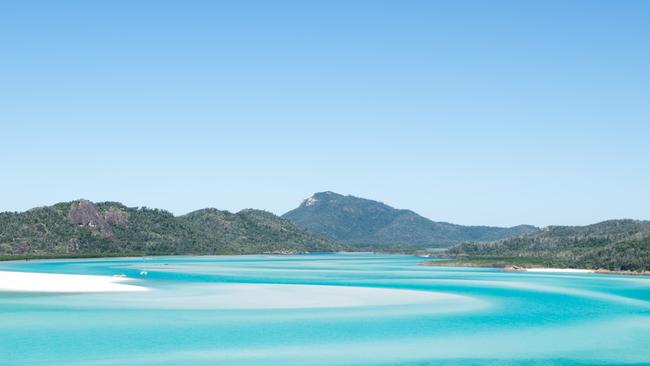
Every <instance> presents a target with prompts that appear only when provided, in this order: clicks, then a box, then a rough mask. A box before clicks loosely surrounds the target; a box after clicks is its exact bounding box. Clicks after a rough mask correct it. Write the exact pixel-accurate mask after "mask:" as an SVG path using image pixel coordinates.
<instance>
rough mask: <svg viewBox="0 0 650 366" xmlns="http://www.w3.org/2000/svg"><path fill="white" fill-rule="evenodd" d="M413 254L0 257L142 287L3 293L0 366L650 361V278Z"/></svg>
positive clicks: (4, 266) (3, 266) (1, 267)
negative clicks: (470, 263)
mask: <svg viewBox="0 0 650 366" xmlns="http://www.w3.org/2000/svg"><path fill="white" fill-rule="evenodd" d="M419 261H420V259H419V258H416V257H410V256H387V255H384V256H382V255H371V254H356V255H349V254H346V255H300V256H231V257H227V256H224V257H162V258H145V259H129V258H125V259H105V260H58V261H33V262H5V263H0V271H22V272H42V273H57V274H76V275H97V276H114V275H124V276H126V277H127V278H131V279H132V280H131V281H129V285H131V286H138V287H141V288H146V289H147V291H137V292H110V293H97V292H87V293H83V292H81V291H77V292H74V291H73V292H72V293H70V292H68V293H57V292H51V293H43V292H25V291H23V292H16V291H15V288H14V290H13V291H7V290H6V289H5V291H3V292H0V324H2V332H0V352H2V358H1V359H0V364H7V365H33V364H43V365H50V364H57V365H187V364H192V365H215V364H216V365H258V364H259V365H428V364H432V365H464V364H475V365H494V364H500V365H501V364H505V365H520V364H535V365H564V364H569V365H571V364H601V365H607V364H612V365H613V364H617V365H619V364H648V363H650V351H649V350H648V347H647V344H650V279H648V278H645V277H626V276H614V275H597V274H562V273H506V272H501V271H497V270H489V269H464V268H437V267H425V266H419V265H418V263H419ZM145 272H146V276H144V275H141V273H145ZM104 278H105V277H104ZM5 287H7V286H5ZM14 287H15V286H14Z"/></svg>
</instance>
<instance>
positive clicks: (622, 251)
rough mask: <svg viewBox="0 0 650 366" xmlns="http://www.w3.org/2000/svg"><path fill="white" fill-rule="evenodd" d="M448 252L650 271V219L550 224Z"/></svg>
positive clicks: (492, 258)
mask: <svg viewBox="0 0 650 366" xmlns="http://www.w3.org/2000/svg"><path fill="white" fill-rule="evenodd" d="M446 255H448V256H451V257H454V258H458V259H462V258H463V257H472V258H480V257H485V258H490V260H494V258H499V257H502V258H539V259H540V260H541V261H544V262H546V263H554V264H556V265H562V266H565V267H574V268H591V269H608V270H612V271H649V270H650V221H638V220H610V221H605V222H601V223H598V224H594V225H588V226H550V227H547V228H545V229H543V230H541V231H539V232H535V233H531V234H528V235H523V236H518V237H513V238H506V239H503V240H498V241H494V242H490V243H466V244H462V245H458V246H456V247H453V248H450V249H449V250H447V252H446Z"/></svg>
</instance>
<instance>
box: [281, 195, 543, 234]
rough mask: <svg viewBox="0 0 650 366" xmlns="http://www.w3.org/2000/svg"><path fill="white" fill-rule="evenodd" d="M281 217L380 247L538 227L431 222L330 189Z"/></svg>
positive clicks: (506, 232) (314, 230)
mask: <svg viewBox="0 0 650 366" xmlns="http://www.w3.org/2000/svg"><path fill="white" fill-rule="evenodd" d="M282 217H284V218H286V219H289V220H291V221H292V222H293V223H295V224H296V225H298V226H300V227H303V228H305V229H307V230H310V231H311V232H314V233H316V234H318V235H322V236H324V237H326V238H329V239H332V240H337V241H341V242H344V243H349V244H368V245H377V246H384V247H390V246H395V245H411V246H420V247H448V246H450V245H453V244H458V243H461V242H466V241H471V242H475V241H492V240H498V239H502V238H505V237H510V236H516V235H522V234H526V233H530V232H534V231H537V230H538V229H537V228H536V227H534V226H530V225H520V226H515V227H510V228H505V227H492V226H463V225H455V224H450V223H447V222H436V221H431V220H429V219H427V218H425V217H422V216H420V215H418V214H417V213H415V212H413V211H411V210H401V209H396V208H393V207H390V206H388V205H386V204H384V203H381V202H378V201H373V200H369V199H365V198H359V197H354V196H344V195H341V194H338V193H334V192H320V193H315V194H313V195H312V196H311V197H309V198H307V199H305V200H304V201H303V202H302V204H301V205H300V206H299V207H297V208H296V209H294V210H291V211H289V212H287V213H286V214H284V215H283V216H282Z"/></svg>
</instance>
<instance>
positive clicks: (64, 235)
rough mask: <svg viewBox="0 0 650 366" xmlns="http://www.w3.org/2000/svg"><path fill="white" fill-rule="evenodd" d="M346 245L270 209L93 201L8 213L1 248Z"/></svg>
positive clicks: (196, 249) (157, 250)
mask: <svg viewBox="0 0 650 366" xmlns="http://www.w3.org/2000/svg"><path fill="white" fill-rule="evenodd" d="M341 248H343V247H342V246H340V245H338V244H335V243H333V242H331V241H329V240H326V239H322V238H320V237H318V236H316V235H313V234H311V233H309V232H307V231H305V230H304V229H301V228H298V227H296V226H295V225H293V224H292V223H291V222H289V221H287V220H285V219H282V218H280V217H278V216H276V215H273V214H271V213H269V212H265V211H259V210H250V209H249V210H243V211H240V212H238V213H230V212H228V211H219V210H216V209H205V210H199V211H195V212H192V213H189V214H187V215H184V216H179V217H176V216H174V215H173V214H171V213H170V212H167V211H164V210H159V209H151V208H146V207H141V208H134V207H126V206H124V205H122V204H120V203H117V202H102V203H97V204H94V203H92V202H89V201H86V200H79V201H74V202H66V203H59V204H56V205H53V206H49V207H39V208H34V209H31V210H29V211H26V212H20V213H14V212H4V213H0V255H5V256H6V255H22V256H25V255H52V254H54V255H73V256H74V255H82V254H89V253H92V254H120V253H142V254H246V253H262V252H271V251H289V252H291V251H294V252H295V251H298V252H303V251H332V250H339V249H341Z"/></svg>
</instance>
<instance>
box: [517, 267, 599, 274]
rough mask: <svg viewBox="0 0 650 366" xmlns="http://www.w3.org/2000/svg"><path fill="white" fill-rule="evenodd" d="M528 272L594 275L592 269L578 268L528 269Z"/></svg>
mask: <svg viewBox="0 0 650 366" xmlns="http://www.w3.org/2000/svg"><path fill="white" fill-rule="evenodd" d="M524 270H525V271H526V272H548V273H594V272H595V271H593V270H591V269H576V268H526V269H524Z"/></svg>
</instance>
